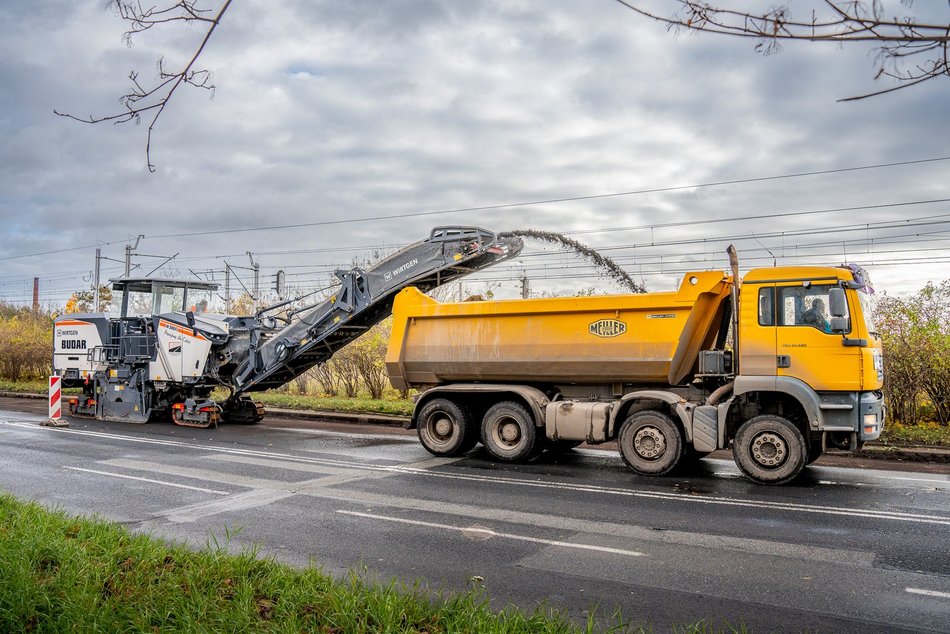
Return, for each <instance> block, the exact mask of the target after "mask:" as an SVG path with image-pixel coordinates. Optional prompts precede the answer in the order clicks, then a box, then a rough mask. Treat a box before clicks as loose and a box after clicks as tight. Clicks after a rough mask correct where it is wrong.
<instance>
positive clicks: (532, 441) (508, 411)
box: [482, 401, 544, 462]
mask: <svg viewBox="0 0 950 634" xmlns="http://www.w3.org/2000/svg"><path fill="white" fill-rule="evenodd" d="M482 444H483V445H485V449H487V450H488V453H490V454H491V455H492V456H493V457H494V458H497V459H498V460H501V461H504V462H519V461H522V460H528V459H530V458H533V457H535V456H537V455H538V453H540V450H541V449H543V447H544V443H543V442H540V441H539V438H538V429H537V427H535V425H534V419H533V418H532V416H531V413H530V412H529V411H528V410H527V409H525V407H524V406H523V405H521V404H520V403H515V402H514V401H503V402H501V403H496V404H495V405H493V406H492V407H491V408H490V409H489V410H488V411H487V412H486V413H485V417H484V418H483V419H482Z"/></svg>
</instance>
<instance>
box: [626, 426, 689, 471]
mask: <svg viewBox="0 0 950 634" xmlns="http://www.w3.org/2000/svg"><path fill="white" fill-rule="evenodd" d="M617 444H618V445H619V446H620V455H621V457H622V458H623V461H624V462H625V463H627V466H628V467H630V468H631V469H633V470H634V471H635V472H637V473H639V474H641V475H665V474H667V473H669V472H670V471H672V470H673V469H675V468H676V465H678V464H679V462H680V460H681V459H682V458H683V446H684V443H683V434H682V432H680V429H679V427H677V426H676V423H674V422H673V420H672V419H671V418H670V417H669V416H667V415H666V414H664V413H663V412H658V411H655V410H641V411H639V412H634V413H633V414H630V415H629V416H627V420H625V421H624V422H623V426H621V428H620V435H619V436H618V438H617Z"/></svg>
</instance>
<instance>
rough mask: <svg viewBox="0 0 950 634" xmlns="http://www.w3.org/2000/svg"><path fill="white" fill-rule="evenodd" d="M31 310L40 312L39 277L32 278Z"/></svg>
mask: <svg viewBox="0 0 950 634" xmlns="http://www.w3.org/2000/svg"><path fill="white" fill-rule="evenodd" d="M33 310H34V311H35V312H40V278H38V277H34V278H33Z"/></svg>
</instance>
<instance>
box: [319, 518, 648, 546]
mask: <svg viewBox="0 0 950 634" xmlns="http://www.w3.org/2000/svg"><path fill="white" fill-rule="evenodd" d="M337 513H340V514H341V515H355V516H357V517H366V518H369V519H375V520H382V521H385V522H396V523H399V524H411V525H413V526H425V527H426V528H442V529H445V530H450V531H457V532H460V533H479V535H480V536H484V537H485V538H486V539H487V538H491V537H501V538H504V539H513V540H517V541H522V542H531V543H534V544H544V545H546V546H558V547H561V548H575V549H577V550H593V551H596V552H601V553H610V554H612V555H626V556H628V557H645V556H647V554H646V553H641V552H639V551H636V550H624V549H622V548H611V547H609V546H594V545H592V544H575V543H573V542H561V541H556V540H553V539H543V538H541V537H529V536H528V535H514V534H512V533H499V532H497V531H493V530H490V529H487V528H481V527H471V526H452V525H451V524H438V523H436V522H423V521H421V520H409V519H404V518H401V517H389V516H387V515H374V514H372V513H360V512H357V511H343V510H338V511H337Z"/></svg>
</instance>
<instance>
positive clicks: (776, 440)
mask: <svg viewBox="0 0 950 634" xmlns="http://www.w3.org/2000/svg"><path fill="white" fill-rule="evenodd" d="M787 456H788V445H786V443H785V439H784V438H782V437H781V436H779V435H778V434H774V433H771V432H764V433H761V434H759V435H758V436H756V437H755V438H754V439H753V440H752V458H753V459H755V461H756V462H758V463H759V464H760V465H762V466H763V467H776V466H778V465H780V464H782V463H783V462H784V461H785V458H786V457H787Z"/></svg>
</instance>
